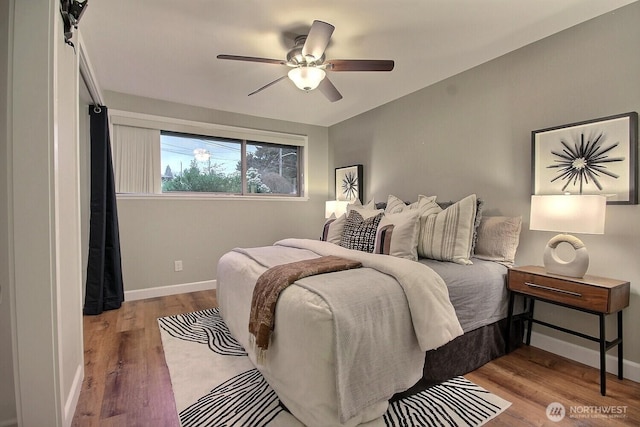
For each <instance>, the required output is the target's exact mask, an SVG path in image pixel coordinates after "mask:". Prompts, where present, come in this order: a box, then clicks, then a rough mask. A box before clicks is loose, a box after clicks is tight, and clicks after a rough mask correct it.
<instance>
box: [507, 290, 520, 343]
mask: <svg viewBox="0 0 640 427" xmlns="http://www.w3.org/2000/svg"><path fill="white" fill-rule="evenodd" d="M514 299H515V295H514V293H513V292H509V308H508V310H507V330H506V337H505V339H504V353H505V354H508V353H509V351H510V350H511V348H510V347H511V322H513V302H514ZM518 342H519V341H518Z"/></svg>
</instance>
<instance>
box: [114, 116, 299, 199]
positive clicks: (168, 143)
mask: <svg viewBox="0 0 640 427" xmlns="http://www.w3.org/2000/svg"><path fill="white" fill-rule="evenodd" d="M120 114H124V116H120ZM132 116H135V117H132ZM139 116H142V117H141V118H140V117H139ZM111 119H112V124H113V133H112V135H113V161H114V170H115V181H116V192H118V193H120V194H124V193H129V194H165V195H167V194H173V195H176V194H188V193H191V194H213V195H235V196H255V195H260V196H267V197H269V196H286V197H301V196H303V195H304V180H303V179H302V177H303V171H302V164H303V150H304V147H305V146H306V137H304V136H302V135H290V134H281V133H276V132H269V131H258V130H253V129H242V128H232V127H228V126H218V125H211V124H205V123H194V122H187V121H183V120H175V122H174V121H173V120H172V119H165V118H162V119H164V120H163V121H162V122H158V121H157V119H159V118H154V117H153V116H147V115H137V114H134V113H123V112H120V113H119V114H116V115H114V114H113V112H112V114H111ZM154 119H156V120H154Z"/></svg>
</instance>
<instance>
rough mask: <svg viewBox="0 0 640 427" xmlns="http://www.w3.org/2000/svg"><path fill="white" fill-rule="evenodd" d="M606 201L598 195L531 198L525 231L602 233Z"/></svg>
mask: <svg viewBox="0 0 640 427" xmlns="http://www.w3.org/2000/svg"><path fill="white" fill-rule="evenodd" d="M606 207H607V198H606V197H605V196H599V195H566V194H562V195H544V196H531V218H530V222H529V229H531V230H541V231H558V232H563V233H585V234H604V221H605V211H606Z"/></svg>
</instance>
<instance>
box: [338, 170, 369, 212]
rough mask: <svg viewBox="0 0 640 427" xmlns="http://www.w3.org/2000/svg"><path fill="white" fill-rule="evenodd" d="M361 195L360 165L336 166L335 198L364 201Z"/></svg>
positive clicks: (362, 193) (362, 194)
mask: <svg viewBox="0 0 640 427" xmlns="http://www.w3.org/2000/svg"><path fill="white" fill-rule="evenodd" d="M363 196H364V192H363V188H362V165H353V166H346V167H342V168H336V200H343V201H344V200H348V201H350V202H353V201H355V200H356V199H359V200H360V203H364V201H363V200H362V198H363Z"/></svg>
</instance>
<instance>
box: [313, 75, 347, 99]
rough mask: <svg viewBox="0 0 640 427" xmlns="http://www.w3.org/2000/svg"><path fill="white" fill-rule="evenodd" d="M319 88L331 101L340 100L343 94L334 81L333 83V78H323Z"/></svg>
mask: <svg viewBox="0 0 640 427" xmlns="http://www.w3.org/2000/svg"><path fill="white" fill-rule="evenodd" d="M318 89H319V90H320V92H322V94H323V95H324V96H326V97H327V99H328V100H329V101H331V102H336V101H340V100H341V99H342V95H341V94H340V92H338V89H336V87H335V86H334V85H333V83H331V80H329V78H328V77H325V78H324V79H322V81H321V82H320V85H319V86H318Z"/></svg>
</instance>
